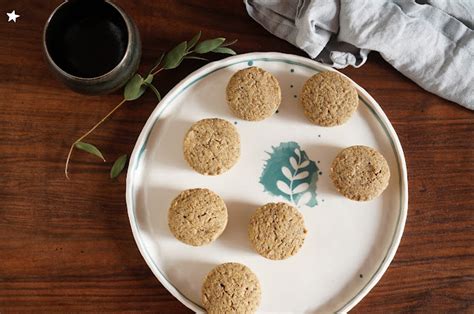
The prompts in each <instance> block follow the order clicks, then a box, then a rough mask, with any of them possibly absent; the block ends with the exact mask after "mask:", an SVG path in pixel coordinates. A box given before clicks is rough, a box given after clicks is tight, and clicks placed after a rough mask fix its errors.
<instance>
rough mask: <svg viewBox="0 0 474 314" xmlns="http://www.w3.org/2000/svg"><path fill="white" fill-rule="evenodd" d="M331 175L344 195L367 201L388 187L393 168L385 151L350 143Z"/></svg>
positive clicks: (335, 184)
mask: <svg viewBox="0 0 474 314" xmlns="http://www.w3.org/2000/svg"><path fill="white" fill-rule="evenodd" d="M330 177H331V180H332V182H333V183H334V186H335V187H336V189H337V190H338V191H339V192H340V193H341V194H342V195H344V196H345V197H347V198H349V199H351V200H355V201H368V200H371V199H373V198H375V197H377V196H379V195H380V194H381V193H382V192H383V191H384V190H385V189H386V188H387V186H388V181H389V179H390V168H389V166H388V163H387V161H386V160H385V158H384V157H383V156H382V154H380V153H379V152H378V151H376V150H375V149H373V148H370V147H367V146H351V147H348V148H345V149H343V150H342V151H341V152H340V153H339V154H338V155H337V156H336V158H335V159H334V161H333V162H332V166H331V172H330Z"/></svg>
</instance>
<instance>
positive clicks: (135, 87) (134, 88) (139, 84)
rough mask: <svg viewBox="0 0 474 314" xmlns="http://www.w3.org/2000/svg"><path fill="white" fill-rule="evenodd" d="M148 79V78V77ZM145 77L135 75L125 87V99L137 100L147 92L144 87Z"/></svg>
mask: <svg viewBox="0 0 474 314" xmlns="http://www.w3.org/2000/svg"><path fill="white" fill-rule="evenodd" d="M147 79H148V77H147ZM144 82H145V81H144V80H143V77H142V76H141V75H140V74H138V73H137V74H135V75H134V76H133V77H132V78H131V79H130V80H129V81H128V83H127V85H125V89H124V91H123V97H124V98H125V99H126V100H135V99H137V98H140V96H141V95H143V93H144V92H145V90H146V86H145V85H144Z"/></svg>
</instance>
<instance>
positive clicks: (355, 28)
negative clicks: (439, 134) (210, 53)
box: [244, 0, 474, 110]
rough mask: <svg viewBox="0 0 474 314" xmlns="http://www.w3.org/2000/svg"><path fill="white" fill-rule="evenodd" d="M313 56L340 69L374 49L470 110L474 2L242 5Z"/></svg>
mask: <svg viewBox="0 0 474 314" xmlns="http://www.w3.org/2000/svg"><path fill="white" fill-rule="evenodd" d="M244 2H245V4H246V7H247V11H248V13H249V14H250V16H252V18H254V19H255V20H256V21H257V22H259V23H260V24H261V25H262V26H263V27H265V28H266V29H267V30H268V31H270V32H271V33H273V34H275V35H276V36H278V37H280V38H283V39H285V40H287V41H289V42H290V43H292V44H293V45H295V46H297V47H299V48H301V49H303V50H304V51H306V52H307V53H308V55H309V56H310V57H311V58H316V59H317V60H318V61H321V62H323V63H327V64H330V65H332V66H333V67H335V68H344V67H346V66H348V65H352V66H354V67H359V66H361V65H363V64H364V63H365V61H366V60H367V56H368V54H369V52H370V51H371V50H374V51H378V52H379V53H380V54H381V56H382V57H383V58H384V59H385V60H386V61H387V62H388V63H390V64H391V65H392V66H393V67H394V68H396V69H397V70H398V71H400V72H401V73H403V74H404V75H405V76H407V77H408V78H410V79H411V80H413V81H414V82H416V83H417V84H418V85H420V86H421V87H423V88H424V89H426V90H427V91H430V92H432V93H434V94H437V95H439V96H441V97H444V98H446V99H448V100H451V101H453V102H456V103H458V104H460V105H462V106H464V107H466V108H469V109H471V110H474V31H473V28H474V0H456V1H447V0H425V1H418V2H415V1H414V0H244Z"/></svg>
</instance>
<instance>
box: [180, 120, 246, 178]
mask: <svg viewBox="0 0 474 314" xmlns="http://www.w3.org/2000/svg"><path fill="white" fill-rule="evenodd" d="M183 150H184V158H185V159H186V161H187V162H188V164H189V165H190V166H191V167H192V168H193V169H194V170H196V171H197V172H199V173H201V174H204V175H219V174H221V173H224V172H226V171H227V170H229V169H230V168H232V166H233V165H235V164H236V163H237V160H238V159H239V157H240V136H239V133H238V132H237V129H236V128H235V126H234V125H233V124H232V123H230V122H229V121H226V120H223V119H218V118H214V119H203V120H200V121H198V122H196V123H194V124H193V125H192V127H191V128H190V129H189V131H188V133H187V134H186V136H185V138H184V145H183Z"/></svg>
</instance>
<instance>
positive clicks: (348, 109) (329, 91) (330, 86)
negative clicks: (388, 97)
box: [300, 71, 359, 126]
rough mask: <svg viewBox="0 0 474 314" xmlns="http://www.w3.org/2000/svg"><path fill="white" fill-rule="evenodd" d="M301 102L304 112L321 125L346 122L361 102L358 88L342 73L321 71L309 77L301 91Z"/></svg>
mask: <svg viewBox="0 0 474 314" xmlns="http://www.w3.org/2000/svg"><path fill="white" fill-rule="evenodd" d="M300 102H301V104H302V105H303V108H304V114H305V115H306V117H307V118H308V119H309V120H311V122H313V123H315V124H317V125H320V126H336V125H341V124H343V123H345V122H346V121H347V120H349V118H350V117H351V116H352V114H353V113H354V111H355V110H356V109H357V105H358V104H359V98H358V95H357V90H356V88H355V87H354V86H353V84H352V83H351V82H350V81H349V80H348V79H347V78H345V77H344V76H342V75H341V74H339V73H337V72H334V71H327V72H321V73H318V74H315V75H313V76H312V77H311V78H309V79H308V80H307V81H306V83H305V84H304V86H303V90H302V91H301V96H300Z"/></svg>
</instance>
